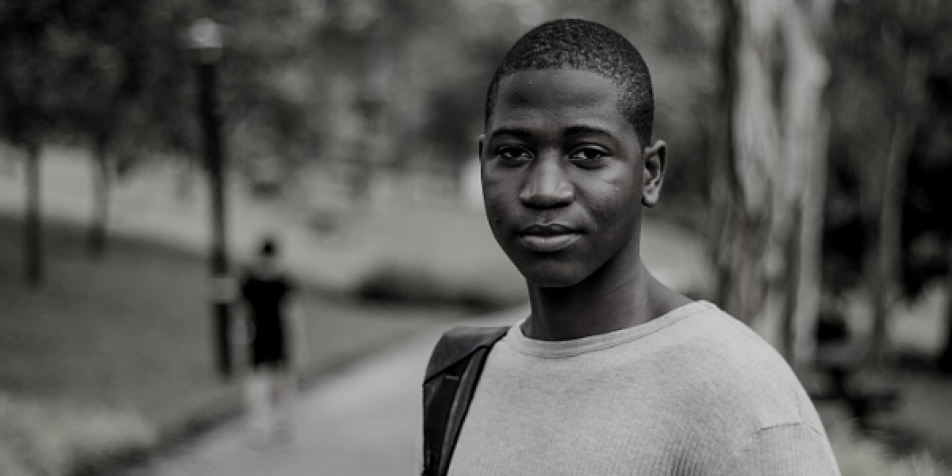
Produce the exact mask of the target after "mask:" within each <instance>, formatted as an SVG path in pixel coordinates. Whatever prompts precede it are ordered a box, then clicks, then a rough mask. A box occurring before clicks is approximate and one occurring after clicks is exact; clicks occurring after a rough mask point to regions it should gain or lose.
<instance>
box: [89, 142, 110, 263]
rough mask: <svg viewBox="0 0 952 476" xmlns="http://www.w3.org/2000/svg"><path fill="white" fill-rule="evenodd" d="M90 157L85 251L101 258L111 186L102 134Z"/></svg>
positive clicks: (105, 145) (105, 144) (106, 146)
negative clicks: (89, 216)
mask: <svg viewBox="0 0 952 476" xmlns="http://www.w3.org/2000/svg"><path fill="white" fill-rule="evenodd" d="M93 148H94V150H93V157H92V166H93V167H92V168H93V210H92V220H91V222H90V226H89V232H88V235H87V236H86V251H87V253H88V254H89V255H90V256H91V257H93V258H97V259H98V258H102V256H103V254H104V253H105V252H106V226H107V225H108V222H109V191H110V189H111V188H112V184H111V180H110V178H111V176H110V170H109V158H108V156H107V149H108V140H106V137H105V136H104V135H100V136H99V137H97V138H96V140H95V144H94V147H93Z"/></svg>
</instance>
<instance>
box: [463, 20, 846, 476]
mask: <svg viewBox="0 0 952 476" xmlns="http://www.w3.org/2000/svg"><path fill="white" fill-rule="evenodd" d="M653 108H654V106H653V98H652V89H651V81H650V77H649V74H648V69H647V67H646V66H645V64H644V61H643V60H642V58H641V56H640V54H639V53H638V52H637V50H636V49H635V48H634V47H633V46H632V45H631V44H630V43H629V42H628V41H627V40H625V39H624V38H623V37H622V36H621V35H619V34H618V33H616V32H615V31H613V30H610V29H608V28H606V27H604V26H602V25H599V24H596V23H591V22H587V21H581V20H559V21H554V22H550V23H546V24H544V25H541V26H539V27H537V28H535V29H533V30H532V31H530V32H529V33H527V34H526V35H525V36H523V37H522V38H521V39H520V40H519V41H518V42H517V43H516V44H515V45H514V46H513V47H512V49H511V50H510V51H509V52H508V53H507V54H506V56H505V58H504V59H503V60H502V63H501V64H500V65H499V67H498V69H497V70H496V73H495V75H494V77H493V80H492V83H491V85H490V87H489V94H488V98H487V101H486V124H485V134H484V135H482V136H481V137H480V138H479V157H480V163H481V166H482V182H483V196H484V199H485V203H486V214H487V217H488V219H489V224H490V227H491V228H492V232H493V235H494V236H495V238H496V241H497V242H498V243H499V245H500V246H501V247H502V249H503V251H504V252H505V253H506V254H507V255H508V256H509V258H510V259H511V260H512V262H513V263H514V264H515V265H516V267H517V268H518V269H519V271H520V272H521V273H522V274H523V276H524V277H525V279H526V283H527V285H528V289H529V300H530V303H531V314H530V315H529V316H528V317H527V318H526V319H525V320H524V321H523V322H521V323H520V324H518V325H515V326H513V327H512V328H511V329H509V331H508V333H507V334H506V335H505V336H504V337H503V338H502V339H501V340H499V341H498V342H497V343H496V344H495V346H494V347H492V349H491V351H490V353H489V355H488V358H487V359H486V362H485V366H484V368H483V371H482V374H481V378H480V380H479V381H478V385H477V386H476V387H475V392H474V394H473V398H472V401H471V404H470V406H469V409H468V412H466V413H465V415H466V416H465V420H464V422H463V424H462V429H461V430H460V432H459V437H458V440H457V443H456V446H455V449H453V450H452V451H451V461H450V463H449V470H448V474H450V475H457V476H462V475H483V476H486V475H561V474H565V475H568V474H572V475H576V474H578V475H582V474H584V475H598V474H612V475H615V474H637V475H685V476H687V475H803V476H808V475H809V476H817V475H835V474H838V470H837V465H836V462H835V460H834V457H833V454H832V451H831V449H830V445H829V442H828V440H827V437H826V434H825V433H824V429H823V426H822V425H821V423H820V419H819V418H818V416H817V413H816V411H815V409H814V407H813V405H812V403H811V402H810V400H809V398H808V397H807V394H806V393H805V392H804V390H803V387H802V386H801V385H800V383H799V382H798V381H797V379H796V377H795V376H794V374H793V372H792V371H791V370H790V368H789V366H787V364H786V363H785V362H784V361H783V359H782V358H781V357H780V356H779V355H778V354H777V353H776V352H775V351H774V350H773V349H772V348H771V347H770V346H769V345H768V344H766V343H765V342H764V341H763V340H762V339H761V338H760V337H758V336H757V335H756V334H755V333H753V332H752V331H751V330H750V329H748V328H747V327H746V326H744V324H742V323H740V322H739V321H737V320H735V319H734V318H732V317H730V316H728V315H726V314H725V313H723V312H722V311H721V310H719V309H718V308H717V307H715V306H714V305H712V304H710V303H706V302H693V301H691V300H690V299H688V298H687V297H685V296H683V295H681V294H679V293H677V292H675V291H673V290H671V289H669V288H668V287H666V286H665V285H664V284H662V283H661V282H659V281H658V280H657V279H655V278H654V277H653V276H652V275H651V273H650V272H649V271H648V270H647V269H646V268H645V266H644V264H643V263H642V260H641V257H640V250H639V242H640V232H641V215H642V214H641V207H642V206H645V207H651V206H653V205H654V204H655V203H656V202H657V201H658V196H659V192H660V191H661V184H662V179H663V177H664V170H665V162H666V156H667V146H666V145H665V143H664V142H662V141H656V142H651V127H652V117H653ZM446 378H447V379H450V378H452V379H459V380H461V381H465V380H466V379H467V376H466V375H465V374H464V375H463V376H462V377H455V376H450V377H446ZM460 385H462V384H460Z"/></svg>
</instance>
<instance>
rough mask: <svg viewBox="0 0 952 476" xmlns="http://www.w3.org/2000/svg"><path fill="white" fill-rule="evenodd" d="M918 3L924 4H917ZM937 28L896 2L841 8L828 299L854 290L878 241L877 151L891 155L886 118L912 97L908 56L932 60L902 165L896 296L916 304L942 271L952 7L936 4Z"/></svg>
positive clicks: (950, 163)
mask: <svg viewBox="0 0 952 476" xmlns="http://www.w3.org/2000/svg"><path fill="white" fill-rule="evenodd" d="M920 3H925V2H920ZM936 5H937V7H938V8H939V11H937V12H935V14H934V15H933V17H934V20H933V21H932V22H931V23H929V24H927V25H925V26H923V25H921V24H919V23H915V22H913V21H911V20H909V15H908V14H905V15H904V14H903V12H902V11H901V10H902V9H903V8H907V7H904V6H903V5H900V4H897V3H894V2H875V1H874V2H863V3H862V5H859V4H856V5H853V4H846V5H842V6H841V8H840V9H839V10H838V13H839V15H838V17H837V20H836V21H837V26H838V34H837V41H836V47H835V57H836V60H837V61H836V64H835V65H834V85H833V93H832V94H831V101H832V104H833V108H832V109H833V111H834V114H833V133H832V134H831V144H830V148H831V154H830V156H831V160H830V166H829V177H830V183H829V187H828V190H829V198H828V200H827V203H826V216H827V228H826V235H825V243H824V246H825V253H824V254H825V256H826V257H827V259H826V260H825V262H824V282H825V283H829V285H830V289H831V292H833V293H839V294H842V293H846V292H848V291H850V290H852V289H855V288H856V287H857V286H860V285H861V282H860V273H861V272H862V271H861V270H863V269H864V267H863V259H864V257H863V250H864V248H866V246H867V245H868V242H869V240H871V239H874V238H875V237H874V236H873V234H874V233H875V232H874V231H873V230H871V229H870V227H869V225H868V222H869V221H870V218H869V217H868V216H866V215H868V214H869V211H868V210H869V208H870V206H871V204H873V203H875V198H874V195H875V194H877V193H881V192H880V191H881V187H882V186H883V185H882V184H881V182H880V181H881V180H882V169H883V167H884V166H883V162H882V161H883V158H884V155H885V154H884V153H883V151H884V150H886V149H887V148H888V147H889V143H888V140H889V133H888V131H890V129H891V127H892V126H891V124H892V121H893V118H895V117H896V115H897V114H898V113H899V111H900V109H901V108H903V107H905V106H904V105H905V103H906V102H908V101H909V98H907V97H905V96H904V94H905V92H904V91H903V90H902V89H901V85H900V81H901V79H902V78H901V76H902V67H903V61H904V60H905V58H906V57H905V53H904V51H906V49H905V48H908V46H909V45H920V46H919V47H921V48H924V49H926V50H927V51H929V52H930V56H931V57H930V58H929V70H928V75H927V80H926V84H925V85H923V86H924V87H923V92H924V94H925V99H924V100H923V101H922V102H923V104H925V105H926V106H925V107H924V110H923V113H922V117H921V119H920V120H919V121H918V127H917V128H916V131H915V136H914V137H915V139H914V141H913V146H912V150H911V156H910V157H909V158H908V169H907V174H908V175H907V177H906V180H905V189H906V193H905V194H904V200H903V212H902V240H901V242H902V244H903V249H902V255H901V264H902V266H901V276H899V278H900V280H899V282H900V284H901V290H902V291H903V294H904V296H905V297H906V298H907V299H912V298H915V297H917V296H918V295H919V294H920V292H921V291H922V290H923V289H924V288H925V287H926V286H927V285H928V283H929V282H931V281H933V280H935V279H937V278H940V277H942V276H943V275H945V273H947V269H948V261H949V259H948V258H947V257H946V256H943V255H942V252H941V249H942V248H944V247H947V246H948V244H949V243H950V239H952V234H950V231H949V229H948V220H946V219H944V218H943V215H942V210H941V206H940V205H939V204H941V203H946V201H947V200H948V191H947V190H948V187H946V186H945V185H944V183H946V182H945V181H944V180H942V179H943V178H944V177H946V176H947V174H948V173H949V172H948V170H949V168H950V167H952V160H950V157H952V144H950V143H949V141H948V139H947V137H946V135H947V134H946V131H948V127H949V125H950V120H952V119H950V118H952V102H950V100H949V96H950V79H949V78H950V77H952V76H950V75H952V73H950V71H949V68H948V66H947V65H948V64H949V62H950V59H952V51H950V49H949V47H948V45H949V43H950V41H949V39H948V37H949V31H950V30H949V25H948V22H949V21H950V18H952V12H950V11H949V5H948V4H947V3H946V2H937V4H936Z"/></svg>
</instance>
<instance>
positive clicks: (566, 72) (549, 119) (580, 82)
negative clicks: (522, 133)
mask: <svg viewBox="0 0 952 476" xmlns="http://www.w3.org/2000/svg"><path fill="white" fill-rule="evenodd" d="M619 98H620V88H619V87H618V86H617V85H616V84H615V83H614V82H613V81H611V80H610V79H608V78H605V77H604V76H602V75H599V74H597V73H594V72H591V71H586V70H574V69H542V70H526V71H517V72H514V73H511V74H510V75H507V76H506V77H504V78H502V79H501V80H500V82H499V89H498V91H497V100H496V103H495V106H494V108H493V109H494V110H493V111H492V116H491V117H490V121H489V123H488V124H487V126H488V128H487V133H489V134H493V132H494V131H496V130H499V129H512V128H520V127H525V128H542V127H551V126H559V127H561V128H563V129H568V128H578V127H589V128H590V129H592V130H596V129H599V130H605V131H612V132H614V133H615V134H619V133H623V132H624V133H627V132H631V133H634V129H633V128H632V127H631V125H630V123H629V122H628V120H627V119H626V118H625V117H624V116H623V115H622V114H621V111H620V108H619V103H618V101H619ZM629 129H630V130H629Z"/></svg>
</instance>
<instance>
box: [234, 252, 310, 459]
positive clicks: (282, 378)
mask: <svg viewBox="0 0 952 476" xmlns="http://www.w3.org/2000/svg"><path fill="white" fill-rule="evenodd" d="M296 294H297V292H296V287H295V285H294V282H293V281H292V280H291V278H290V277H288V276H287V275H286V273H285V272H284V271H283V270H282V268H281V265H280V260H279V253H278V246H277V243H276V242H275V240H274V239H273V238H265V239H264V240H263V241H262V243H261V246H260V248H259V250H258V254H257V256H256V257H255V260H254V262H253V263H252V265H251V266H250V268H249V269H248V270H247V272H246V273H245V276H244V277H243V278H242V280H241V295H240V300H239V302H240V310H241V311H240V313H241V315H242V316H244V318H245V319H244V322H245V323H246V324H247V325H248V332H249V337H250V346H249V348H250V351H251V353H250V358H251V366H252V369H251V373H250V374H249V376H248V379H247V382H246V384H245V397H246V408H247V416H248V425H249V428H250V430H251V437H252V442H253V443H254V444H261V445H267V444H270V443H272V442H274V441H286V440H288V439H290V438H291V435H292V428H291V413H292V411H293V403H294V399H295V394H296V390H297V379H296V375H295V374H296V372H295V371H296V370H297V367H298V366H299V365H300V364H301V363H303V362H304V361H305V360H306V357H307V353H308V348H307V340H306V338H305V335H304V321H303V317H302V315H301V314H302V313H301V307H300V303H299V300H298V299H297V298H296Z"/></svg>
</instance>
